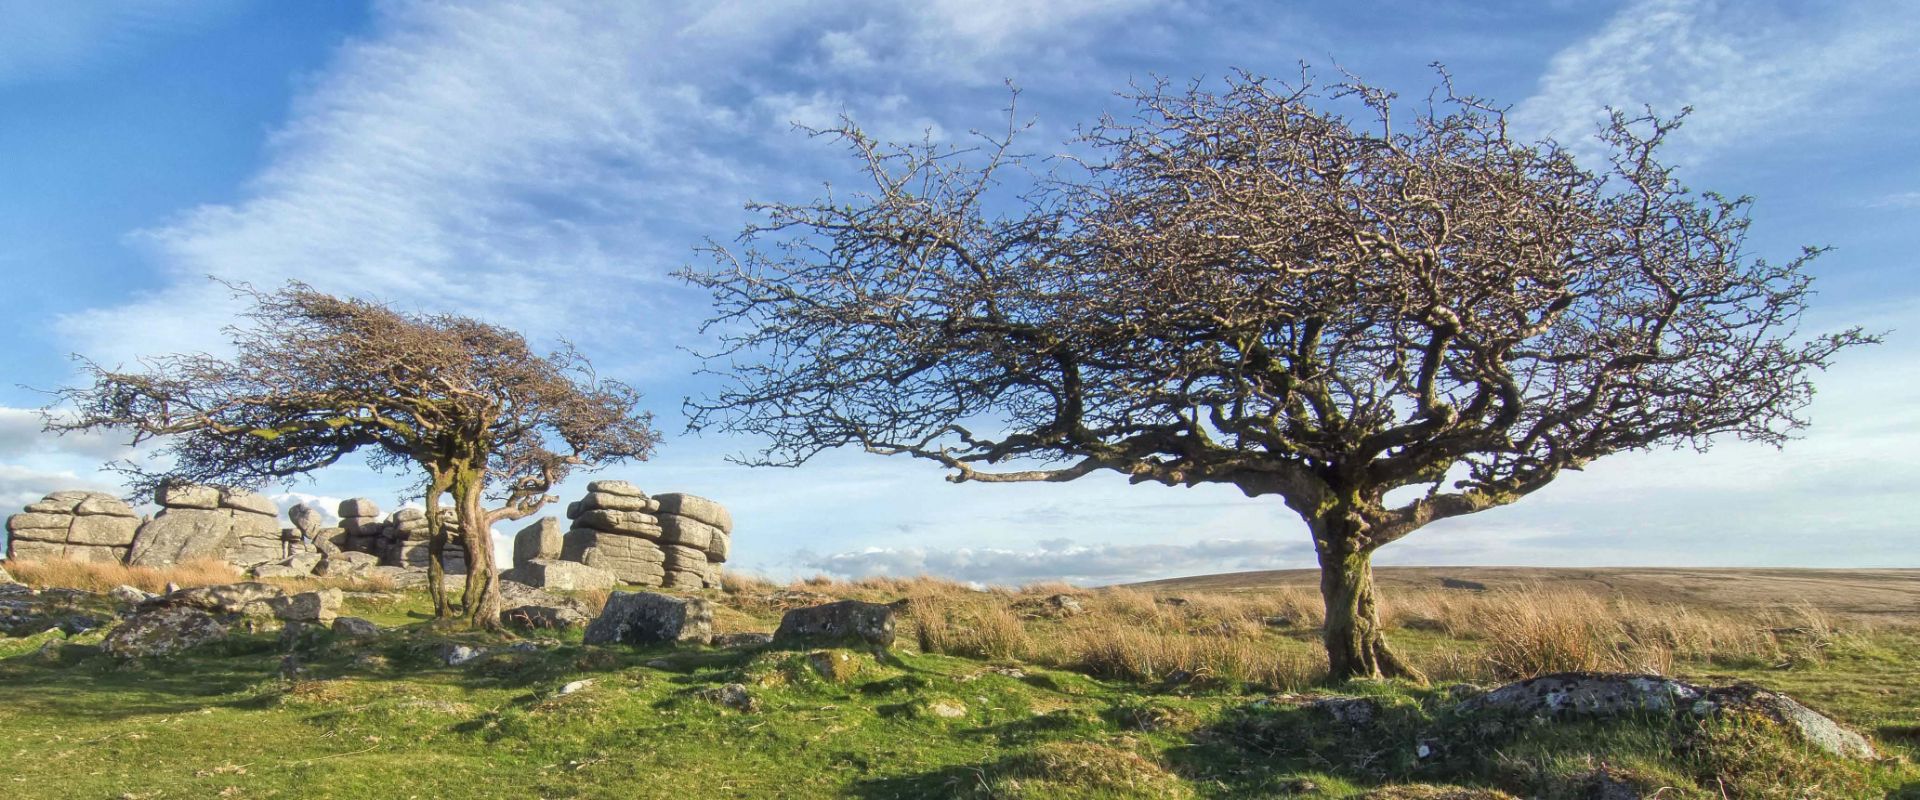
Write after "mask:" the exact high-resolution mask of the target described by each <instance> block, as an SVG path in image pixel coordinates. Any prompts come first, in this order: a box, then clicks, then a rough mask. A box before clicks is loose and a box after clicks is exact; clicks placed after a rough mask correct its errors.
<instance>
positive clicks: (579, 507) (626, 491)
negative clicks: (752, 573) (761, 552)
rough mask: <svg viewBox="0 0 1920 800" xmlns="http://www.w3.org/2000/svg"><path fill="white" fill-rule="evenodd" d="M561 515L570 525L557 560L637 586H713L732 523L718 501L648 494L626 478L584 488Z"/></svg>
mask: <svg viewBox="0 0 1920 800" xmlns="http://www.w3.org/2000/svg"><path fill="white" fill-rule="evenodd" d="M567 518H568V519H571V520H573V527H572V529H571V530H569V531H567V533H566V536H565V537H564V539H563V544H562V547H561V557H562V558H564V559H566V560H568V561H578V562H581V563H583V564H586V565H587V566H590V567H597V568H599V569H603V570H606V571H608V572H611V573H613V574H614V576H615V577H617V578H619V579H620V581H621V582H622V583H630V584H637V585H640V586H668V587H672V588H675V589H701V588H706V587H712V586H719V585H720V566H719V565H720V563H721V562H724V561H726V559H727V553H728V550H729V549H730V548H731V545H732V541H731V538H732V531H733V518H732V516H731V515H729V514H728V513H727V510H726V509H725V508H722V507H721V506H720V504H718V503H715V502H713V501H711V500H708V499H706V498H702V497H695V496H693V495H687V494H679V493H673V494H663V495H660V496H658V497H648V496H647V494H646V493H645V492H642V491H640V489H638V488H637V487H635V486H634V485H633V484H631V483H628V482H626V481H594V482H593V483H590V484H587V496H586V497H584V498H582V499H580V500H579V501H577V502H574V503H572V504H571V505H569V506H567Z"/></svg>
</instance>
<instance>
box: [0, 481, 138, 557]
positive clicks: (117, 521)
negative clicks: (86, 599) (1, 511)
mask: <svg viewBox="0 0 1920 800" xmlns="http://www.w3.org/2000/svg"><path fill="white" fill-rule="evenodd" d="M139 527H140V520H139V519H138V518H137V517H135V515H134V513H133V508H132V507H130V506H128V505H127V504H126V503H124V502H121V501H120V499H119V498H117V497H114V496H112V495H109V494H103V493H100V492H54V493H53V494H50V495H47V496H46V497H44V498H41V499H40V500H38V501H36V502H34V503H31V504H29V505H28V506H27V507H26V510H24V511H22V512H21V513H19V514H15V515H13V516H11V517H8V518H7V533H8V541H7V556H8V557H9V558H13V559H17V560H20V561H46V560H50V559H60V558H64V559H71V560H74V561H99V562H107V563H121V562H124V561H126V560H127V553H128V551H130V550H131V549H132V547H133V542H134V537H135V534H136V533H137V532H138V530H139Z"/></svg>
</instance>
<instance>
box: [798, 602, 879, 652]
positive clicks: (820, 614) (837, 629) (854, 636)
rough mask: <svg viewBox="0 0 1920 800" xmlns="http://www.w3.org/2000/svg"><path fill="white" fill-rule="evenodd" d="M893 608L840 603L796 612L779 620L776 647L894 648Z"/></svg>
mask: <svg viewBox="0 0 1920 800" xmlns="http://www.w3.org/2000/svg"><path fill="white" fill-rule="evenodd" d="M898 613H899V610H898V608H897V606H895V605H887V604H882V603H867V602H862V601H859V600H841V601H839V602H834V603H827V604H826V605H818V606H810V607H807V608H796V609H793V610H792V611H788V612H787V613H786V615H784V616H782V617H781V618H780V628H779V630H776V631H774V632H773V643H774V644H775V645H776V646H779V647H822V646H828V647H830V646H834V645H848V644H866V645H871V646H874V647H880V648H886V647H892V646H893V633H894V624H895V618H896V616H897V615H898Z"/></svg>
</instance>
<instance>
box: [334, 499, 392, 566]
mask: <svg viewBox="0 0 1920 800" xmlns="http://www.w3.org/2000/svg"><path fill="white" fill-rule="evenodd" d="M340 529H341V530H343V531H346V533H347V538H346V542H344V543H343V544H341V545H340V548H341V549H343V550H348V551H352V552H355V553H378V552H379V550H380V540H381V539H382V538H383V537H385V536H386V533H387V522H386V520H384V519H381V518H380V506H379V505H377V504H375V503H374V502H373V501H372V500H368V499H366V498H364V497H355V498H351V499H347V500H342V501H340Z"/></svg>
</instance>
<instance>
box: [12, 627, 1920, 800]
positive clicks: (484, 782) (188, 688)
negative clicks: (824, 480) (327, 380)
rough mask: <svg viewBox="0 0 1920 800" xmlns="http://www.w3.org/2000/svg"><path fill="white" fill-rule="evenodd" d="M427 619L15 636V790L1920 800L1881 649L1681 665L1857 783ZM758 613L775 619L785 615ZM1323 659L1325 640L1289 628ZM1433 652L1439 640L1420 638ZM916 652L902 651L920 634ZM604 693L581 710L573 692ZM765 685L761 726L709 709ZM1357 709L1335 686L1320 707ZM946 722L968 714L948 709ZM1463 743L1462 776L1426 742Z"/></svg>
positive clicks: (1422, 721)
mask: <svg viewBox="0 0 1920 800" xmlns="http://www.w3.org/2000/svg"><path fill="white" fill-rule="evenodd" d="M424 611H425V606H424V598H420V597H415V596H406V597H404V598H402V599H399V600H397V601H389V602H384V603H381V604H379V605H366V604H364V602H363V603H361V604H358V605H356V606H355V607H352V608H350V609H349V613H352V614H356V615H360V616H367V617H371V618H374V619H376V620H378V621H380V622H382V624H384V625H390V626H401V627H398V628H396V629H395V630H392V631H390V632H389V633H388V634H387V635H386V636H385V637H383V638H382V639H381V640H380V641H378V642H375V643H371V644H367V645H347V644H345V643H339V642H333V641H331V640H330V639H329V638H328V637H324V636H323V637H320V639H319V640H317V641H315V642H314V643H313V647H312V649H311V651H310V652H308V653H307V654H306V655H305V656H304V657H303V659H302V666H303V667H304V668H305V669H306V670H307V674H306V677H305V679H303V680H300V681H297V682H288V681H286V680H284V679H283V678H282V677H281V675H280V670H281V654H282V652H283V651H282V649H281V644H280V641H279V639H278V637H277V636H276V635H275V634H271V633H261V634H251V635H236V636H234V637H232V638H231V639H229V640H228V641H226V642H223V643H219V644H216V645H210V646H208V647H206V648H202V649H201V650H198V651H195V652H192V653H189V654H187V655H184V656H181V657H179V658H176V659H172V660H155V661H148V662H144V663H137V664H127V663H121V662H118V661H116V660H114V659H111V658H108V657H106V656H104V655H102V654H100V653H99V652H98V650H97V648H96V647H95V646H94V645H95V644H96V643H97V640H98V638H99V634H97V633H95V634H89V635H86V636H82V637H78V638H76V639H73V640H66V639H64V638H63V637H58V636H52V635H41V636H37V637H26V638H18V639H0V796H4V797H19V798H42V797H46V798H63V797H75V798H119V797H130V798H208V797H236V798H264V797H280V798H442V797H446V798H461V797H513V798H620V800H635V799H638V798H672V799H673V800H690V799H691V798H706V797H740V798H813V797H822V798H824V797H851V798H929V797H971V798H1003V799H1005V798H1130V797H1195V798H1240V797H1293V796H1303V797H1333V798H1338V797H1357V796H1360V795H1362V794H1364V793H1366V792H1368V791H1373V790H1377V789H1378V788H1379V787H1383V786H1402V785H1420V784H1433V785H1446V786H1459V787H1469V788H1482V789H1489V790H1492V789H1498V790H1503V791H1507V792H1513V793H1515V794H1519V795H1521V796H1533V797H1542V798H1562V797H1563V798H1576V797H1580V796H1582V795H1581V794H1579V792H1581V791H1583V790H1584V789H1583V787H1584V786H1585V783H1584V781H1586V780H1587V776H1589V775H1590V774H1591V773H1593V772H1594V771H1595V770H1598V769H1601V768H1603V767H1604V768H1605V769H1606V770H1608V771H1610V772H1611V773H1613V774H1617V775H1620V776H1624V779H1626V780H1630V781H1632V782H1636V783H1639V784H1642V785H1645V786H1648V787H1657V786H1667V787H1672V788H1671V789H1670V790H1669V791H1668V792H1667V793H1665V794H1662V795H1660V796H1661V797H1663V798H1668V799H1669V800H1672V799H1673V798H1696V797H1697V798H1721V797H1729V798H1737V797H1775V796H1777V797H1834V798H1853V797H1910V798H1920V770H1916V769H1915V768H1914V767H1913V766H1912V765H1911V762H1910V759H1911V758H1912V757H1913V756H1914V755H1915V754H1916V751H1915V745H1916V741H1915V740H1914V739H1913V736H1912V733H1913V731H1914V730H1915V729H1916V728H1920V717H1917V716H1916V715H1917V714H1920V711H1916V708H1920V667H1916V666H1915V664H1916V661H1917V660H1920V637H1916V636H1914V635H1913V634H1911V633H1903V632H1897V631H1896V632H1891V633H1877V634H1872V635H1861V636H1856V637H1851V638H1848V639H1846V640H1845V641H1844V642H1842V643H1838V644H1835V645H1833V646H1830V647H1827V648H1825V650H1824V655H1823V657H1822V658H1821V659H1819V660H1817V661H1806V662H1796V663H1793V664H1789V665H1785V666H1784V667H1780V666H1777V665H1766V664H1748V665H1741V666H1739V667H1738V668H1734V667H1729V666H1728V665H1727V664H1724V663H1719V662H1716V663H1714V664H1712V665H1710V666H1701V667H1695V666H1693V665H1688V664H1684V663H1683V664H1679V665H1677V667H1678V668H1677V670H1676V671H1679V672H1683V673H1686V674H1690V675H1693V676H1695V677H1712V678H1713V679H1715V680H1723V681H1724V680H1733V679H1740V680H1751V681H1754V682H1756V683H1760V684H1763V685H1766V686H1770V687H1775V688H1779V689H1782V690H1784V691H1787V692H1789V693H1791V694H1793V695H1795V696H1797V697H1800V698H1802V699H1803V700H1805V701H1806V702H1808V703H1809V704H1811V705H1813V706H1815V707H1816V708H1820V709H1823V710H1825V711H1828V712H1830V713H1832V714H1834V715H1835V716H1836V717H1838V718H1840V719H1842V720H1844V721H1846V722H1849V723H1851V724H1853V725H1854V726H1856V727H1857V728H1859V729H1861V730H1863V731H1866V732H1868V733H1869V734H1871V735H1874V736H1875V737H1876V738H1877V739H1878V742H1879V743H1880V744H1881V745H1882V746H1883V747H1884V748H1885V749H1886V750H1888V751H1889V752H1890V753H1892V754H1893V755H1894V756H1895V758H1893V759H1890V760H1888V761H1884V762H1880V763H1874V764H1845V763H1839V762H1836V761H1834V760H1832V759H1829V758H1826V757H1824V756H1821V755H1818V754H1816V753H1813V752H1810V751H1808V750H1807V749H1806V748H1805V747H1803V746H1801V745H1798V744H1797V743H1795V742H1793V741H1791V740H1790V739H1788V738H1786V737H1784V736H1782V735H1781V734H1780V733H1779V732H1778V731H1777V730H1773V729H1771V728H1770V727H1769V726H1768V725H1766V724H1765V723H1762V722H1757V721H1752V720H1728V721H1724V722H1718V723H1712V724H1708V725H1690V724H1679V723H1675V722H1672V721H1670V720H1653V719H1647V720H1629V721H1624V722H1619V723H1613V724H1591V723H1589V724H1566V723H1561V724H1552V725H1534V724H1527V723H1524V722H1521V721H1505V722H1502V723H1499V724H1495V725H1489V724H1488V723H1487V721H1486V720H1460V719H1454V718H1452V717H1451V716H1450V712H1449V708H1450V707H1451V698H1450V695H1449V690H1448V688H1447V687H1445V686H1443V685H1436V686H1432V687H1415V686H1408V685H1402V684H1397V683H1380V684H1356V685H1350V686H1346V687H1340V688H1339V689H1338V690H1337V693H1340V694H1347V695H1353V694H1362V695H1367V696H1371V697H1374V698H1376V700H1377V702H1378V703H1379V704H1380V706H1381V709H1382V710H1381V713H1380V714H1379V715H1378V716H1377V718H1376V719H1375V721H1374V722H1373V723H1371V724H1368V725H1364V726H1359V727H1349V726H1344V725H1340V724H1335V723H1332V722H1330V721H1329V720H1328V719H1326V718H1325V716H1324V715H1322V714H1320V713H1318V712H1315V711H1313V710H1311V709H1308V708H1304V707H1301V706H1300V705H1299V698H1290V697H1285V696H1282V697H1280V698H1278V699H1275V698H1273V697H1272V696H1271V695H1269V694H1267V693H1265V692H1261V691H1256V690H1254V689H1251V688H1250V687H1247V686H1245V685H1232V684H1223V683H1218V682H1214V683H1203V684H1199V685H1185V686H1173V687H1168V686H1166V685H1163V684H1159V683H1155V684H1142V683H1131V682H1126V681H1118V680H1102V679H1097V678H1093V677H1089V676H1087V675H1084V674H1081V673H1078V672H1073V671H1068V670H1063V669H1050V668H1046V667H1041V666H1035V665H1032V664H1019V665H1018V670H1019V671H1018V673H1015V672H1013V671H1011V670H1006V669H1004V668H996V667H997V666H999V665H1004V664H1006V663H1008V662H1006V661H1005V660H1004V659H1003V660H999V661H994V662H987V661H980V660H974V659H970V658H962V657H955V656H942V655H931V654H919V653H914V652H911V651H907V652H900V653H896V654H892V655H889V656H884V657H875V656H874V655H872V654H868V653H854V654H853V658H854V659H855V660H856V662H857V666H858V668H857V669H856V670H855V671H854V673H853V674H852V676H851V677H849V678H847V679H846V680H844V681H842V682H838V683H835V682H829V681H828V680H825V679H823V678H821V677H820V676H819V675H817V674H816V673H815V672H814V671H813V670H812V668H811V667H809V666H808V664H807V661H806V655H805V654H804V653H792V652H781V651H768V652H760V653H749V652H737V651H722V650H712V649H704V648H692V649H687V650H681V651H677V652H676V651H671V650H666V649H635V648H625V647H613V648H587V647H583V646H581V645H579V644H578V641H579V638H578V634H577V633H574V634H571V635H568V636H563V637H559V641H558V644H553V645H550V646H547V647H544V648H542V649H540V650H538V651H537V652H530V653H512V654H507V655H502V656H497V657H494V658H490V659H488V660H486V661H484V662H481V663H476V664H469V665H467V666H464V667H459V668H448V667H445V666H441V665H440V664H439V662H438V661H437V660H436V657H435V654H436V651H437V649H438V648H439V647H440V646H442V645H444V644H446V643H447V642H449V641H450V640H452V638H460V639H461V640H464V641H470V642H473V643H477V644H482V645H490V646H495V647H499V646H502V645H504V644H505V640H489V639H487V638H486V637H483V636H478V635H473V634H464V635H461V636H459V637H449V636H448V635H445V634H442V633H440V632H437V631H435V630H433V629H432V628H431V626H428V625H426V624H425V623H424V622H423V617H424ZM765 616H766V614H764V613H758V615H757V616H754V617H753V619H754V620H756V621H758V622H759V623H761V624H768V625H769V626H770V623H771V617H767V618H765V619H762V618H761V617H765ZM1260 635H1261V636H1265V637H1270V638H1271V639H1272V640H1273V643H1274V644H1275V646H1288V647H1297V646H1302V643H1301V640H1302V639H1304V638H1308V637H1306V635H1305V634H1304V633H1303V632H1302V631H1289V630H1278V631H1273V632H1263V633H1261V634H1260ZM1396 635H1397V636H1398V639H1397V641H1399V642H1401V643H1402V646H1403V647H1405V648H1406V649H1408V650H1410V651H1414V652H1418V653H1421V654H1423V655H1425V656H1428V657H1432V656H1434V655H1435V654H1436V653H1438V652H1440V651H1442V650H1444V649H1445V648H1447V647H1449V646H1454V647H1458V648H1460V649H1461V650H1462V652H1465V653H1469V654H1470V653H1472V652H1473V649H1474V648H1475V647H1477V646H1478V645H1477V644H1476V643H1474V642H1470V641H1469V642H1456V641H1452V640H1448V639H1447V638H1446V637H1444V636H1442V635H1440V634H1438V633H1435V632H1433V631H1430V630H1402V631H1397V632H1396ZM911 638H912V637H911V636H910V635H907V636H903V640H907V639H911ZM1469 657H1470V656H1469ZM580 679H591V680H593V681H594V685H593V686H592V687H590V688H588V689H586V690H584V691H580V692H577V693H573V694H568V695H560V694H558V693H557V692H558V689H559V688H560V687H561V686H563V685H565V684H566V683H568V682H570V681H575V680H580ZM729 683H740V684H744V685H746V686H747V687H749V691H750V692H751V694H752V695H753V697H754V699H755V700H756V702H757V703H758V708H757V709H755V710H752V711H739V710H735V709H732V708H729V707H726V706H723V705H721V704H720V703H718V702H716V701H714V700H713V699H710V697H709V696H708V693H709V692H710V691H711V690H713V689H715V688H717V687H720V686H723V685H725V684H729ZM1313 691H1314V692H1321V691H1327V692H1335V691H1336V690H1313ZM938 701H953V702H958V703H960V704H963V705H964V706H965V708H966V713H965V715H964V716H962V717H959V718H952V719H949V718H945V717H941V716H938V715H936V714H934V713H932V711H931V707H932V705H933V704H935V703H936V702H938ZM1423 739H1431V740H1433V741H1436V742H1441V743H1444V744H1445V746H1446V753H1447V755H1446V757H1445V758H1443V759H1420V758H1417V757H1416V756H1415V752H1414V745H1415V744H1416V743H1417V742H1419V741H1422V740H1423ZM1409 796H1411V795H1409Z"/></svg>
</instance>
